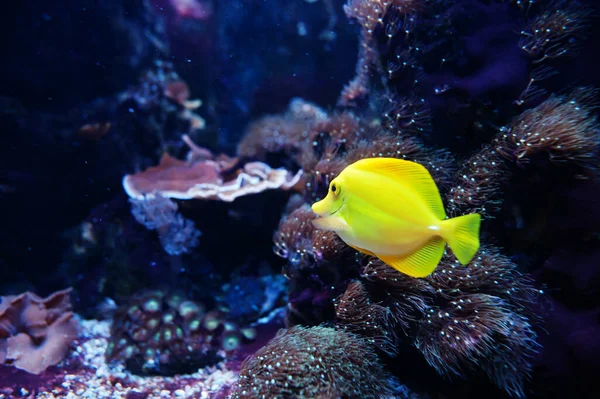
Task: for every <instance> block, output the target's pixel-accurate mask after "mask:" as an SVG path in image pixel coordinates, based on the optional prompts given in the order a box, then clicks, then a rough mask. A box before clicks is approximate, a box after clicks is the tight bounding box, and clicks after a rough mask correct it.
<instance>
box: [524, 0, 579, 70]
mask: <svg viewBox="0 0 600 399" xmlns="http://www.w3.org/2000/svg"><path fill="white" fill-rule="evenodd" d="M545 9H546V11H545V12H543V13H542V14H541V15H540V16H538V17H537V18H535V19H534V20H533V21H531V23H530V24H529V25H528V26H527V27H526V28H525V29H523V30H522V31H521V39H520V42H519V46H520V47H521V49H523V51H525V52H527V53H528V54H529V55H530V56H531V57H532V58H533V62H534V63H538V62H542V61H545V60H547V59H551V58H556V57H561V56H565V55H574V54H575V53H576V50H577V49H578V47H579V45H580V42H581V41H582V39H583V36H584V32H585V31H586V29H587V28H588V27H589V26H590V21H589V19H590V18H589V17H590V10H588V9H586V8H585V7H584V6H582V5H581V4H580V3H578V2H574V1H564V0H556V1H551V2H549V4H547V5H546V7H545Z"/></svg>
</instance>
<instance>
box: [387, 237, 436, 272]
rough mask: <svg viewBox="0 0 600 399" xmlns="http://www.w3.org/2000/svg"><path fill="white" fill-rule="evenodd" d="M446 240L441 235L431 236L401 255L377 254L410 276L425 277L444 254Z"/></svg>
mask: <svg viewBox="0 0 600 399" xmlns="http://www.w3.org/2000/svg"><path fill="white" fill-rule="evenodd" d="M445 247H446V242H445V241H444V239H443V238H441V237H437V236H436V237H433V238H431V239H430V240H429V241H428V242H427V244H425V245H424V246H423V247H422V248H420V249H419V250H417V251H415V252H413V253H412V254H409V255H402V256H379V255H378V256H377V257H378V258H379V259H381V260H382V261H384V262H385V263H387V264H388V265H389V266H391V267H393V268H394V269H396V270H398V271H399V272H401V273H404V274H408V275H409V276H412V277H427V276H429V275H430V274H431V273H433V271H434V270H435V268H436V267H437V265H438V264H439V263H440V260H441V259H442V256H443V255H444V248H445Z"/></svg>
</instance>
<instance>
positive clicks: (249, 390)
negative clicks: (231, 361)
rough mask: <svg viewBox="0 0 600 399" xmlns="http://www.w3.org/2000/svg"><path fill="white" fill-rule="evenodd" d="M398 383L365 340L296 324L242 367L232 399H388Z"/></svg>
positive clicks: (326, 329) (282, 332)
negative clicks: (278, 398) (275, 398)
mask: <svg viewBox="0 0 600 399" xmlns="http://www.w3.org/2000/svg"><path fill="white" fill-rule="evenodd" d="M395 385H396V384H395V383H394V381H393V379H392V377H391V376H390V375H388V374H387V373H386V372H385V371H384V369H383V367H382V365H381V363H380V362H379V360H378V358H377V355H376V354H375V353H374V352H373V349H372V348H371V347H370V346H369V345H368V344H367V343H365V342H364V341H363V340H362V339H361V338H358V337H357V336H355V335H353V334H350V333H347V332H344V331H339V330H336V329H334V328H329V327H312V328H304V327H299V326H295V327H292V328H290V329H287V330H281V331H280V332H279V333H278V334H277V336H276V337H275V338H273V339H272V340H271V341H269V343H268V344H267V345H266V346H264V347H263V348H261V349H259V350H258V351H257V352H256V353H255V354H254V355H252V356H251V357H250V358H248V359H246V360H245V361H244V362H243V363H242V370H241V372H240V381H239V382H238V384H237V385H236V387H235V388H234V390H233V392H232V394H231V397H232V398H234V399H243V398H274V397H282V398H287V397H289V398H292V397H294V398H299V399H301V398H306V399H308V398H348V399H358V398H364V399H371V398H385V397H388V396H389V395H391V394H392V393H394V391H395V388H397V387H396V386H395Z"/></svg>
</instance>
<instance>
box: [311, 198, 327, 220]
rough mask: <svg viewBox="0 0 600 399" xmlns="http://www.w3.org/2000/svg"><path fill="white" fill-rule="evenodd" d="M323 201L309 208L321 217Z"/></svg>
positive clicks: (323, 209)
mask: <svg viewBox="0 0 600 399" xmlns="http://www.w3.org/2000/svg"><path fill="white" fill-rule="evenodd" d="M324 202H325V200H321V201H317V202H315V203H314V204H312V206H311V207H310V208H311V209H312V211H313V212H314V213H316V214H317V215H319V216H321V215H323V214H324V213H325V208H326V207H325V204H324Z"/></svg>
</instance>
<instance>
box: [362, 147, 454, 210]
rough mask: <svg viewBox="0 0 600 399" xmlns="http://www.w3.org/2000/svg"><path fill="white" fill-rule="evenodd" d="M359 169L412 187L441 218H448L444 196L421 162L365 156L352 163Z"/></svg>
mask: <svg viewBox="0 0 600 399" xmlns="http://www.w3.org/2000/svg"><path fill="white" fill-rule="evenodd" d="M352 167H355V168H357V169H359V170H362V171H365V172H370V173H379V174H382V175H384V176H387V177H389V178H390V179H394V180H395V181H397V182H399V183H401V184H403V185H404V186H406V187H410V188H411V189H412V191H413V192H414V193H415V195H417V197H419V198H420V199H421V200H422V201H423V202H425V203H426V204H427V206H428V208H429V209H431V211H432V212H433V214H434V215H435V216H436V217H437V218H439V219H440V220H444V219H446V211H445V210H444V204H443V203H442V197H441V196H440V192H439V190H438V188H437V185H436V184H435V181H434V180H433V178H432V177H431V174H430V173H429V171H428V170H427V169H426V168H425V167H424V166H423V165H421V164H418V163H416V162H412V161H406V160H404V159H396V158H365V159H361V160H360V161H357V162H355V163H354V164H352Z"/></svg>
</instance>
